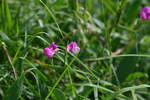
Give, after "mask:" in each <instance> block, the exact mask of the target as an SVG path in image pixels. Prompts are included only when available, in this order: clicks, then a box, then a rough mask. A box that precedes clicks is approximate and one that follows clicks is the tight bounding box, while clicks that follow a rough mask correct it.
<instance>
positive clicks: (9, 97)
mask: <svg viewBox="0 0 150 100" xmlns="http://www.w3.org/2000/svg"><path fill="white" fill-rule="evenodd" d="M23 81H24V74H22V75H21V77H20V78H19V79H18V80H17V81H16V82H15V83H14V84H13V85H12V86H11V87H10V88H9V89H8V90H7V92H6V93H5V94H6V95H5V96H4V100H17V99H18V98H19V97H20V96H21V93H22V90H23Z"/></svg>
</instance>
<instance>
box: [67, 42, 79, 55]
mask: <svg viewBox="0 0 150 100" xmlns="http://www.w3.org/2000/svg"><path fill="white" fill-rule="evenodd" d="M67 51H68V52H70V51H71V52H73V53H79V52H80V47H79V46H78V44H77V43H76V42H71V43H69V44H68V45H67Z"/></svg>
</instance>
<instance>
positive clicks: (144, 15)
mask: <svg viewBox="0 0 150 100" xmlns="http://www.w3.org/2000/svg"><path fill="white" fill-rule="evenodd" d="M140 17H141V19H142V20H150V7H148V6H147V7H144V8H143V9H142V10H141V12H140Z"/></svg>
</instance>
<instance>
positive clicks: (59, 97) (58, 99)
mask: <svg viewBox="0 0 150 100" xmlns="http://www.w3.org/2000/svg"><path fill="white" fill-rule="evenodd" d="M51 97H52V100H67V99H66V96H65V94H64V93H63V92H62V91H61V90H59V89H55V90H54V92H53V93H52V95H51Z"/></svg>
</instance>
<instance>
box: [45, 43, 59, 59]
mask: <svg viewBox="0 0 150 100" xmlns="http://www.w3.org/2000/svg"><path fill="white" fill-rule="evenodd" d="M57 48H58V46H57V45H56V44H55V43H54V42H52V43H51V44H50V45H49V46H48V47H47V48H44V50H43V53H44V55H45V56H47V57H48V58H52V57H53V56H54V54H55V53H56V51H57Z"/></svg>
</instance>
